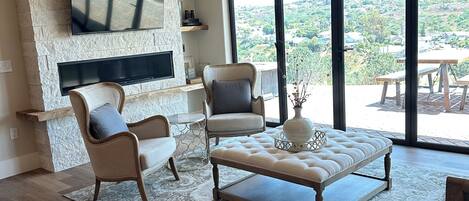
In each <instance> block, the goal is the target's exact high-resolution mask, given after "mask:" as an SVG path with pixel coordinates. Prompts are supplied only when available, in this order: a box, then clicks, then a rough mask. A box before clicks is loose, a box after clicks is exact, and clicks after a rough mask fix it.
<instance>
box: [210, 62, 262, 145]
mask: <svg viewBox="0 0 469 201" xmlns="http://www.w3.org/2000/svg"><path fill="white" fill-rule="evenodd" d="M256 75H257V72H256V68H255V67H254V66H253V65H252V64H249V63H239V64H225V65H209V66H206V67H205V68H204V71H203V77H202V78H203V84H204V88H205V92H206V100H205V101H204V107H203V109H204V114H205V117H206V120H207V123H206V132H207V136H208V140H207V143H208V142H209V139H210V138H216V144H218V143H219V138H220V137H234V136H242V135H250V134H254V133H259V132H262V131H265V112H264V99H263V98H262V96H258V97H255V90H254V89H255V87H256ZM214 80H216V81H233V80H249V83H250V88H251V111H250V112H243V113H224V114H214V113H213V111H214V110H213V109H214V105H213V102H214V101H213V91H212V84H213V82H214ZM229 95H231V96H234V95H235V94H229ZM229 95H228V96H229Z"/></svg>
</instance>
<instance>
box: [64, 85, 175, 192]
mask: <svg viewBox="0 0 469 201" xmlns="http://www.w3.org/2000/svg"><path fill="white" fill-rule="evenodd" d="M69 94H70V100H71V102H72V106H73V110H74V112H75V116H76V118H77V121H78V125H79V127H80V131H81V135H82V137H83V141H84V142H85V146H86V149H87V151H88V155H89V157H90V161H91V166H92V168H93V171H94V174H95V176H96V185H95V194H94V200H96V199H97V198H98V194H99V187H100V184H101V182H102V181H104V182H115V181H125V180H135V181H136V182H137V184H138V188H139V191H140V195H141V197H142V200H147V196H146V194H145V188H144V181H143V176H144V175H145V174H146V173H149V172H152V170H156V169H158V168H160V167H162V166H164V165H165V164H166V163H167V162H169V164H170V166H171V169H172V171H173V174H174V177H175V178H176V180H179V177H178V173H177V170H176V167H175V164H174V160H173V153H174V151H175V150H176V142H175V139H174V138H173V137H171V135H170V128H169V123H168V120H167V119H166V117H164V116H161V115H156V116H153V117H150V118H147V119H145V120H142V121H140V122H137V123H130V124H127V126H128V130H129V131H128V132H120V133H118V134H114V135H112V136H110V137H107V138H104V139H96V138H94V137H93V135H92V134H91V131H90V113H91V112H92V111H93V110H94V109H96V108H98V107H100V106H103V105H105V104H110V105H112V106H113V107H115V108H116V109H117V111H118V112H119V113H122V109H123V106H124V100H125V94H124V90H123V89H122V87H121V86H120V85H118V84H115V83H98V84H95V85H91V86H86V87H83V88H79V89H75V90H71V91H70V93H69Z"/></svg>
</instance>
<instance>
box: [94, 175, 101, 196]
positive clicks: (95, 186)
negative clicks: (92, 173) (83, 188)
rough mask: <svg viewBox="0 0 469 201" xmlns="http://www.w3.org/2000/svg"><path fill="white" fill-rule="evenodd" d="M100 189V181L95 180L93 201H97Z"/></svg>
mask: <svg viewBox="0 0 469 201" xmlns="http://www.w3.org/2000/svg"><path fill="white" fill-rule="evenodd" d="M100 187H101V181H100V180H99V179H98V178H96V183H95V184H94V197H93V201H96V200H98V195H99V188H100Z"/></svg>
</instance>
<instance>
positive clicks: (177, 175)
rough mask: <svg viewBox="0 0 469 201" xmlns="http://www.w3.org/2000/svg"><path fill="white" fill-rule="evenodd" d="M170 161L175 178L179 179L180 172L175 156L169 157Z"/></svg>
mask: <svg viewBox="0 0 469 201" xmlns="http://www.w3.org/2000/svg"><path fill="white" fill-rule="evenodd" d="M168 162H169V166H170V167H171V172H173V175H174V179H176V181H179V173H178V169H177V168H176V164H175V163H174V158H173V157H171V158H169V160H168Z"/></svg>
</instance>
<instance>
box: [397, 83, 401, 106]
mask: <svg viewBox="0 0 469 201" xmlns="http://www.w3.org/2000/svg"><path fill="white" fill-rule="evenodd" d="M396 105H401V83H400V82H396Z"/></svg>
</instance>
